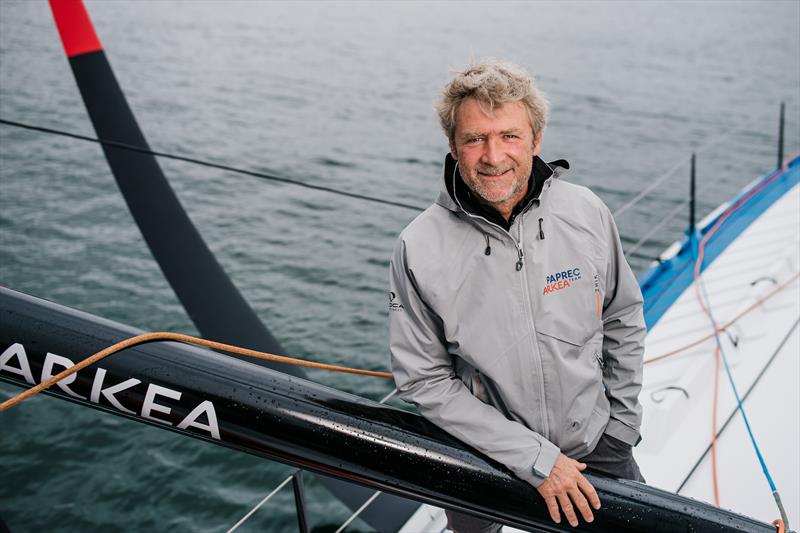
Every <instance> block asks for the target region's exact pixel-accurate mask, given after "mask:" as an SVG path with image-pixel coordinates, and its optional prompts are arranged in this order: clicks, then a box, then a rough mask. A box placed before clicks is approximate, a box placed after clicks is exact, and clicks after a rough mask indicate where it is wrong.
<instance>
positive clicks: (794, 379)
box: [635, 185, 800, 525]
mask: <svg viewBox="0 0 800 533" xmlns="http://www.w3.org/2000/svg"><path fill="white" fill-rule="evenodd" d="M798 272H800V186H797V185H796V186H795V187H794V188H793V189H792V190H790V191H789V192H787V193H786V194H785V195H784V196H783V197H782V198H781V199H780V200H778V201H777V202H775V204H773V205H772V206H771V207H770V208H769V209H768V210H767V211H766V212H765V213H764V214H763V215H762V216H761V217H759V218H758V219H757V220H756V221H754V222H753V223H752V224H751V225H750V226H749V227H748V228H747V229H746V230H745V231H744V232H742V234H741V235H740V236H739V237H738V238H737V239H736V240H735V241H734V242H733V243H732V244H731V245H730V246H729V247H728V248H727V249H726V250H725V251H724V252H723V253H722V254H721V255H720V256H719V257H718V258H717V259H716V260H715V261H714V262H713V263H712V264H711V265H710V266H709V267H708V269H707V270H705V272H704V273H703V279H704V280H705V285H706V289H707V291H708V295H709V299H710V301H711V305H712V311H713V313H714V316H715V318H716V320H717V323H718V324H720V325H722V324H725V323H727V322H728V321H730V320H732V319H734V318H735V317H736V316H737V315H738V314H740V313H741V312H742V311H745V310H746V309H747V308H749V307H751V306H752V305H753V304H754V303H756V302H757V301H758V300H759V299H762V298H764V297H765V296H767V295H769V294H770V293H772V292H774V291H775V290H776V289H777V288H778V287H780V286H782V285H785V284H787V283H788V285H786V286H785V288H783V289H781V290H780V291H779V292H777V293H775V294H774V295H773V296H772V297H770V298H769V299H768V300H767V301H766V302H765V303H764V304H762V305H761V306H759V307H757V308H756V309H753V310H752V311H751V312H749V313H748V314H746V315H745V316H743V317H742V318H740V319H739V320H738V321H737V322H736V323H735V324H733V325H732V326H731V327H730V328H728V330H727V332H726V333H723V334H722V335H721V340H722V345H723V349H724V350H725V353H726V354H727V357H728V360H729V363H730V365H731V369H732V375H733V380H734V382H735V383H736V386H737V388H738V390H739V393H740V395H741V396H743V397H744V396H745V395H747V394H748V391H750V390H751V389H752V391H751V392H750V394H749V395H748V396H747V397H746V399H745V401H744V406H745V412H746V413H747V414H748V419H749V421H750V424H751V426H752V429H753V432H754V434H755V438H756V441H757V443H758V444H759V446H760V448H761V451H762V454H763V456H764V459H765V461H766V463H767V465H768V467H769V469H770V471H771V474H772V476H773V478H774V480H775V482H776V484H777V487H778V490H779V491H780V492H781V495H782V498H783V501H784V505H785V507H786V509H787V512H788V514H789V519H790V523H791V524H793V525H796V524H797V523H798V519H800V514H799V513H800V453H798V442H800V393H798V383H800V379H799V378H800V363H798V359H799V358H800V357H799V355H800V331H798V320H800V282H799V281H798V278H797V275H798ZM712 331H713V330H712V328H711V325H710V322H709V319H708V318H707V316H706V315H705V313H703V311H702V309H701V308H700V305H699V303H698V300H697V298H696V296H695V289H694V286H693V285H692V286H689V287H688V288H687V289H686V291H684V293H683V294H682V295H681V296H680V297H679V298H678V300H677V301H676V302H675V303H674V304H673V305H672V306H671V307H670V308H669V310H668V311H667V312H666V313H665V314H664V316H663V317H662V318H661V320H660V321H659V322H658V323H657V324H656V325H655V326H654V327H653V328H652V330H651V331H650V332H649V333H648V336H647V344H646V352H645V360H647V359H649V358H653V357H657V356H658V355H660V354H664V353H668V352H671V351H673V350H676V349H679V348H681V347H683V346H686V345H687V344H690V343H691V342H693V341H695V340H698V339H700V338H702V337H704V336H706V335H708V334H710V333H711V332H712ZM715 346H716V344H715V341H714V340H713V339H709V340H707V341H705V342H703V343H701V344H699V345H697V346H695V347H693V348H690V349H688V350H686V351H684V352H681V353H680V354H677V355H674V356H671V357H669V358H667V359H664V360H661V361H658V362H654V363H652V364H646V365H645V373H644V388H643V391H642V395H641V400H642V404H643V406H644V421H643V426H642V443H641V444H640V445H639V446H638V447H637V448H636V449H635V455H636V459H637V461H638V462H639V464H640V466H641V469H642V473H643V475H644V476H645V478H646V479H647V482H648V484H651V485H654V486H657V487H659V488H663V489H665V490H669V491H671V492H679V493H680V494H682V495H684V496H690V497H692V498H696V499H699V500H703V501H706V502H710V503H714V496H713V485H712V477H711V454H710V452H708V453H707V449H708V447H709V445H710V443H711V428H712V419H711V416H712V399H713V386H714V350H715ZM762 371H763V374H762ZM719 372H720V383H719V400H718V402H719V403H718V413H717V423H718V428H717V429H718V431H720V430H721V428H722V425H723V424H724V423H725V421H726V420H728V418H729V417H731V415H733V417H732V419H731V423H730V424H729V425H728V426H727V427H726V428H725V429H724V430H722V433H721V435H720V436H719V438H718V440H717V451H718V458H717V464H718V482H719V483H718V485H719V489H720V504H721V506H722V507H724V508H727V509H731V510H734V511H736V512H738V513H742V514H747V515H750V516H753V517H755V518H758V519H761V520H764V521H772V520H773V519H775V518H778V517H779V514H778V510H777V508H776V506H775V503H774V500H773V498H772V494H771V490H770V488H769V485H768V483H767V481H766V478H765V476H764V474H763V473H762V471H761V467H760V465H759V462H758V458H757V456H756V454H755V451H754V448H753V446H752V444H751V442H750V438H749V436H748V435H747V432H746V430H745V427H744V423H743V421H742V417H741V415H740V414H739V413H738V412H737V413H734V411H735V410H736V401H735V399H734V395H733V392H732V389H731V386H730V384H729V382H728V378H727V375H726V373H725V370H724V367H723V366H720V370H719ZM698 462H699V464H698Z"/></svg>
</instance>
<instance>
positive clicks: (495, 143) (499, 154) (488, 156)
mask: <svg viewBox="0 0 800 533" xmlns="http://www.w3.org/2000/svg"><path fill="white" fill-rule="evenodd" d="M481 160H482V161H481V162H482V163H486V164H487V165H497V164H498V163H500V162H502V161H503V150H502V147H501V146H500V141H499V139H495V138H493V137H489V138H488V139H486V142H485V143H484V145H483V154H482V157H481Z"/></svg>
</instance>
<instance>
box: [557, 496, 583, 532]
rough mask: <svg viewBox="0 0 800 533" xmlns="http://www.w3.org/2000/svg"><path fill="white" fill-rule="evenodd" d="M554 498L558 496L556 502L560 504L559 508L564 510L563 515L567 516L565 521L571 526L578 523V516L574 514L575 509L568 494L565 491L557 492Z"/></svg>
mask: <svg viewBox="0 0 800 533" xmlns="http://www.w3.org/2000/svg"><path fill="white" fill-rule="evenodd" d="M556 498H558V503H559V505H561V510H562V511H564V516H565V517H567V522H569V525H571V526H572V527H575V526H577V525H578V517H577V515H576V514H575V509H574V508H573V507H572V502H571V501H570V499H569V496H567V494H566V493H565V492H562V493H559V494H558V495H557V496H556Z"/></svg>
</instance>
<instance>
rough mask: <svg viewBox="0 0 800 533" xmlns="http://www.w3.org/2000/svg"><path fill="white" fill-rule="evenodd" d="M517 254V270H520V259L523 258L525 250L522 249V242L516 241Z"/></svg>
mask: <svg viewBox="0 0 800 533" xmlns="http://www.w3.org/2000/svg"><path fill="white" fill-rule="evenodd" d="M517 255H518V256H519V260H518V261H517V272H519V271H520V270H522V261H523V259H524V258H525V252H523V251H522V243H521V242H518V243H517Z"/></svg>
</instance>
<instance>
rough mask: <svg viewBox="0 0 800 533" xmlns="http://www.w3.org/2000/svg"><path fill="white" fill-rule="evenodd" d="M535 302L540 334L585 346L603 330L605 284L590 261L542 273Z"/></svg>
mask: <svg viewBox="0 0 800 533" xmlns="http://www.w3.org/2000/svg"><path fill="white" fill-rule="evenodd" d="M539 277H540V278H541V279H537V283H536V284H535V285H536V288H535V289H533V290H535V291H537V294H536V295H534V298H533V301H534V302H535V309H534V321H535V328H536V332H537V333H541V334H543V335H546V336H548V337H552V338H554V339H558V340H560V341H563V342H565V343H567V344H569V345H572V346H575V347H583V346H585V345H586V344H587V343H589V341H590V340H591V339H593V338H595V337H597V336H601V335H600V333H601V332H602V302H603V294H602V286H601V283H600V277H599V275H598V274H597V271H596V270H595V269H594V268H593V266H592V264H591V262H590V261H588V260H584V261H580V262H576V263H572V264H570V265H569V266H565V267H562V268H558V269H552V268H551V269H544V268H543V269H542V271H541V272H539Z"/></svg>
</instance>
